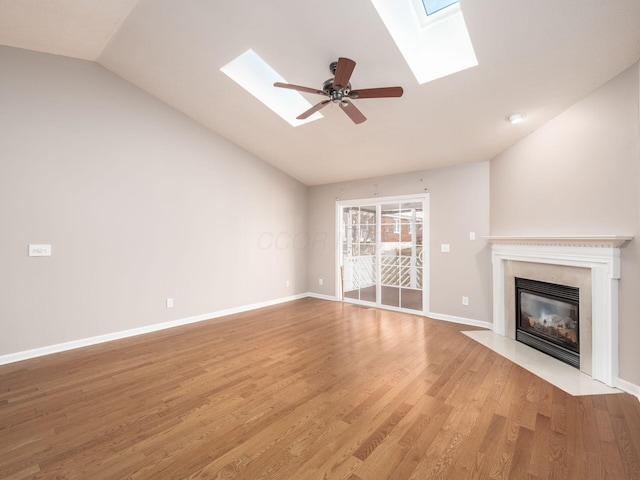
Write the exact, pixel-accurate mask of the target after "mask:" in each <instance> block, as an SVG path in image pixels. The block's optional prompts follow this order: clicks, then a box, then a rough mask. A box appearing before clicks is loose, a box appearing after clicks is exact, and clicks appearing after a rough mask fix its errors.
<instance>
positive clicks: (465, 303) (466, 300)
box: [462, 297, 469, 305]
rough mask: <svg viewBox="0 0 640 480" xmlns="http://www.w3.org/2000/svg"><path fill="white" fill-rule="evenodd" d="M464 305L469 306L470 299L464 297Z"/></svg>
mask: <svg viewBox="0 0 640 480" xmlns="http://www.w3.org/2000/svg"><path fill="white" fill-rule="evenodd" d="M462 304H463V305H469V297H462Z"/></svg>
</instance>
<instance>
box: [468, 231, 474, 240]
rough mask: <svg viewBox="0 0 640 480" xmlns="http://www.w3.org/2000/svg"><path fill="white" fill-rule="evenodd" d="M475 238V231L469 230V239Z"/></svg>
mask: <svg viewBox="0 0 640 480" xmlns="http://www.w3.org/2000/svg"><path fill="white" fill-rule="evenodd" d="M475 239H476V232H469V240H475Z"/></svg>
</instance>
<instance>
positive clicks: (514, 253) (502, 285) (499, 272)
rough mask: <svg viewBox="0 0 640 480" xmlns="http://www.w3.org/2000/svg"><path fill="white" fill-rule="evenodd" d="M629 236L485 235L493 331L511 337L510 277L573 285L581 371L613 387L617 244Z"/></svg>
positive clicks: (512, 288)
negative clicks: (576, 295) (576, 296)
mask: <svg viewBox="0 0 640 480" xmlns="http://www.w3.org/2000/svg"><path fill="white" fill-rule="evenodd" d="M632 238H633V237H629V236H618V235H606V236H563V237H498V236H492V237H487V240H488V241H489V242H490V243H491V244H492V249H491V251H492V260H493V331H494V332H495V333H497V334H499V335H502V336H505V337H507V338H510V339H512V340H515V277H521V278H529V279H532V280H539V281H544V282H550V283H557V284H560V285H569V286H573V287H578V288H579V289H580V371H582V372H583V373H585V374H587V375H590V376H591V377H592V378H593V379H594V380H599V381H600V382H602V383H604V384H606V385H608V386H610V387H615V386H616V382H617V378H618V280H619V279H620V247H622V246H623V245H624V244H625V243H626V242H628V241H629V240H631V239H632ZM558 362H559V360H558Z"/></svg>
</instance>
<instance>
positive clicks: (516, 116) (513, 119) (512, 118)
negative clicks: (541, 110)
mask: <svg viewBox="0 0 640 480" xmlns="http://www.w3.org/2000/svg"><path fill="white" fill-rule="evenodd" d="M525 116H526V115H525V114H524V113H512V114H510V115H508V116H507V121H508V122H509V123H511V124H512V125H516V124H518V123H522V121H523V120H524V117H525Z"/></svg>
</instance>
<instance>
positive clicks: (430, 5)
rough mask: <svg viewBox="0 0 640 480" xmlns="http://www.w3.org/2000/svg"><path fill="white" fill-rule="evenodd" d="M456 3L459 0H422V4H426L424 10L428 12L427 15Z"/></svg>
mask: <svg viewBox="0 0 640 480" xmlns="http://www.w3.org/2000/svg"><path fill="white" fill-rule="evenodd" d="M454 3H458V0H422V4H423V5H424V10H425V12H427V15H433V14H434V13H436V12H439V11H440V10H442V9H444V8H447V7H449V6H451V5H453V4H454Z"/></svg>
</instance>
